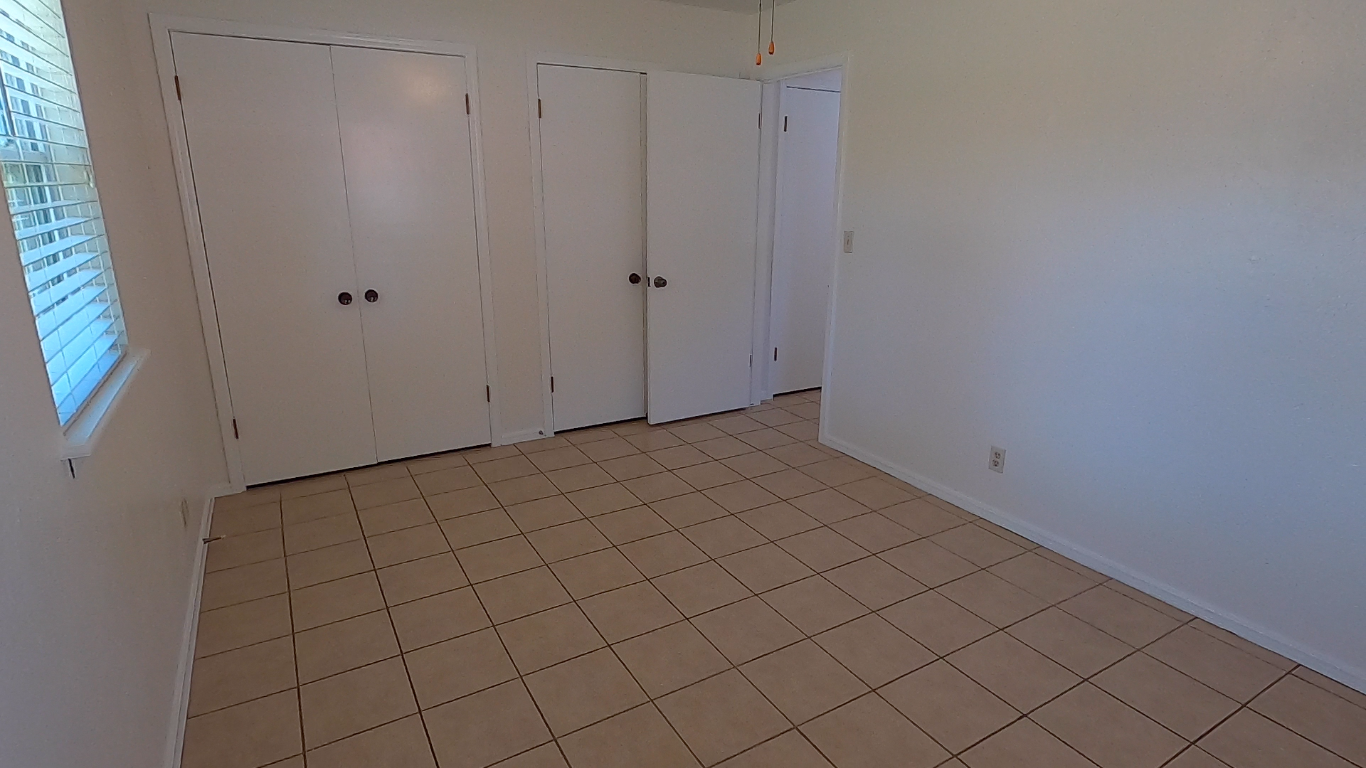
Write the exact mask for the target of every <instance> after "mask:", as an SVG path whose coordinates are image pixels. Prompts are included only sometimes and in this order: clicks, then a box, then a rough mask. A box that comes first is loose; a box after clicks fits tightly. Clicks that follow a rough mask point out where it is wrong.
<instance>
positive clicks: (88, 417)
mask: <svg viewBox="0 0 1366 768" xmlns="http://www.w3.org/2000/svg"><path fill="white" fill-rule="evenodd" d="M147 355H148V352H147V350H145V349H130V350H128V351H127V352H126V353H124V355H123V359H122V360H120V361H119V364H118V365H116V366H114V370H112V371H110V372H109V377H108V378H106V379H105V380H104V383H103V384H101V385H100V387H99V389H97V390H95V394H94V395H93V396H92V397H91V398H90V402H88V403H86V404H85V407H84V408H82V409H81V412H80V413H79V414H77V415H76V418H75V419H73V420H72V421H71V423H70V424H68V425H67V426H66V430H65V432H64V433H63V437H62V455H61V458H62V461H71V460H73V459H84V458H86V457H87V456H90V455H91V454H93V453H94V452H95V444H96V443H98V442H99V441H100V436H101V435H103V434H104V428H105V426H107V425H108V424H109V419H110V418H111V417H112V416H113V415H114V408H116V407H117V406H118V404H119V401H120V400H122V399H123V393H124V392H126V391H128V385H129V384H131V383H132V381H133V376H134V375H135V374H136V373H137V372H138V369H139V368H141V367H142V364H143V362H144V361H146V360H147Z"/></svg>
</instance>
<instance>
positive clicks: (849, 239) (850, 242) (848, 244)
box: [844, 229, 854, 253]
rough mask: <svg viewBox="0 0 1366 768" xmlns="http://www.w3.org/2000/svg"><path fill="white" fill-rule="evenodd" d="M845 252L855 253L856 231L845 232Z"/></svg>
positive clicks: (848, 230) (847, 230)
mask: <svg viewBox="0 0 1366 768" xmlns="http://www.w3.org/2000/svg"><path fill="white" fill-rule="evenodd" d="M844 252H845V253H853V252H854V230H852V229H846V230H844Z"/></svg>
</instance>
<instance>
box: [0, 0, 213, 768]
mask: <svg viewBox="0 0 1366 768" xmlns="http://www.w3.org/2000/svg"><path fill="white" fill-rule="evenodd" d="M65 4H66V7H67V13H68V16H69V17H70V22H71V23H70V27H71V40H72V48H73V52H74V56H75V60H76V66H77V70H78V75H79V80H80V85H81V89H82V92H83V100H84V103H85V108H86V118H87V122H88V124H89V135H90V141H91V147H92V155H93V158H94V164H95V173H96V175H97V180H98V182H99V187H100V196H101V200H102V202H103V205H104V212H105V217H106V223H107V228H108V233H109V240H110V244H111V246H112V249H113V260H114V266H115V269H116V271H117V278H118V283H119V290H120V293H121V294H122V299H123V306H124V310H125V312H126V319H127V326H128V334H129V338H130V339H131V340H132V343H133V344H134V345H135V346H137V347H141V348H144V349H149V350H150V351H151V357H150V358H149V359H148V360H147V362H146V363H145V364H144V366H143V368H142V370H141V371H139V372H138V374H137V376H136V378H135V379H134V380H133V381H132V383H131V385H130V389H129V390H128V392H127V394H126V396H125V398H124V400H123V401H122V402H121V403H120V404H119V406H118V408H117V410H116V411H115V413H114V416H113V417H112V422H111V424H110V426H109V427H108V431H107V432H106V433H105V434H104V436H103V439H102V441H101V442H100V443H99V445H98V447H97V450H96V453H95V455H94V456H93V457H91V458H89V459H86V460H82V461H79V462H77V464H76V471H77V477H76V478H75V479H72V477H71V476H70V474H69V473H68V471H67V466H66V464H65V463H64V462H61V461H59V460H58V448H59V446H58V440H59V436H60V429H59V427H58V424H57V418H56V413H55V410H54V408H53V405H52V397H51V395H50V394H49V392H48V390H47V377H46V375H45V374H44V370H43V359H42V353H41V351H40V349H39V346H38V340H37V335H36V333H35V331H34V325H33V317H32V315H30V314H29V309H28V300H27V296H26V290H25V286H24V280H23V274H22V271H21V269H20V267H19V261H18V254H17V253H16V252H15V247H14V240H13V238H12V237H11V235H10V234H8V233H9V228H8V226H7V225H3V231H4V232H5V234H4V235H3V236H0V765H4V766H16V767H18V766H23V768H46V767H47V766H51V767H52V768H68V767H69V766H111V767H115V766H117V767H118V768H124V767H125V766H126V767H127V768H147V766H155V765H158V764H160V763H161V761H162V754H163V750H164V748H165V743H166V738H167V732H168V729H169V727H170V724H171V702H172V696H173V691H174V688H175V683H176V677H177V674H176V672H177V663H178V660H179V653H180V648H181V643H182V639H183V634H182V633H183V627H184V621H185V615H186V608H187V605H186V601H187V599H188V596H189V585H190V580H191V574H190V572H191V565H192V563H193V559H194V554H195V552H196V548H197V541H198V535H199V530H200V526H199V524H200V514H201V512H202V510H203V509H204V501H205V496H206V492H207V491H208V489H209V488H210V487H211V486H213V485H214V484H216V483H219V482H222V481H223V480H225V473H224V470H223V455H222V449H221V447H220V445H219V444H218V442H217V441H216V438H215V434H216V431H217V428H216V426H215V423H214V421H213V402H212V397H211V395H210V392H209V376H208V365H207V362H206V358H205V355H204V349H203V342H202V337H201V336H200V333H199V320H198V312H197V310H196V308H195V305H194V293H193V283H192V279H191V276H190V269H189V261H188V260H187V259H186V258H185V257H184V248H185V246H184V236H183V233H182V232H181V231H180V230H181V229H183V228H182V227H180V225H179V224H178V223H176V222H177V221H178V219H179V212H178V211H177V210H175V209H174V207H172V208H169V209H168V208H167V207H166V206H165V205H164V202H163V198H161V197H160V196H159V195H158V194H157V193H156V190H155V189H154V188H153V185H152V180H151V176H150V175H149V174H148V170H147V169H148V166H149V164H150V162H151V159H150V157H149V155H148V152H147V143H146V141H145V136H146V133H145V127H144V124H143V122H142V116H141V114H140V113H139V111H138V109H137V99H136V98H134V96H133V91H132V89H131V88H130V83H129V80H128V77H127V72H128V69H129V60H128V56H127V52H128V46H127V36H126V33H127V30H126V29H125V28H124V26H123V20H124V17H123V16H122V15H121V13H120V12H119V9H118V7H117V6H115V5H112V4H110V3H107V2H102V0H66V3H65ZM134 34H136V32H134ZM172 224H174V227H172ZM182 498H184V499H187V500H188V503H189V505H190V509H191V515H190V520H189V523H188V525H185V524H183V523H182V521H181V515H180V503H181V499H182Z"/></svg>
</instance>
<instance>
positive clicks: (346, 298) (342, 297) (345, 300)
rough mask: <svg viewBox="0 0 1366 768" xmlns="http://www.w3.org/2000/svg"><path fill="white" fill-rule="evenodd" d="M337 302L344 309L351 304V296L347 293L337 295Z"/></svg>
mask: <svg viewBox="0 0 1366 768" xmlns="http://www.w3.org/2000/svg"><path fill="white" fill-rule="evenodd" d="M337 302H338V303H339V304H341V305H342V306H343V307H344V306H346V305H347V304H350V303H351V294H349V293H347V292H346V291H342V292H341V293H339V294H337Z"/></svg>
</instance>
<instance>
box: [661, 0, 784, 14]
mask: <svg viewBox="0 0 1366 768" xmlns="http://www.w3.org/2000/svg"><path fill="white" fill-rule="evenodd" d="M665 1H666V2H670V3H682V4H683V5H696V6H699V7H701V8H715V9H717V10H721V11H733V12H735V13H755V12H756V11H758V10H759V0H665ZM771 2H774V0H764V13H768V9H769V3H771ZM790 2H792V0H777V3H778V5H785V4H787V3H790Z"/></svg>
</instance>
